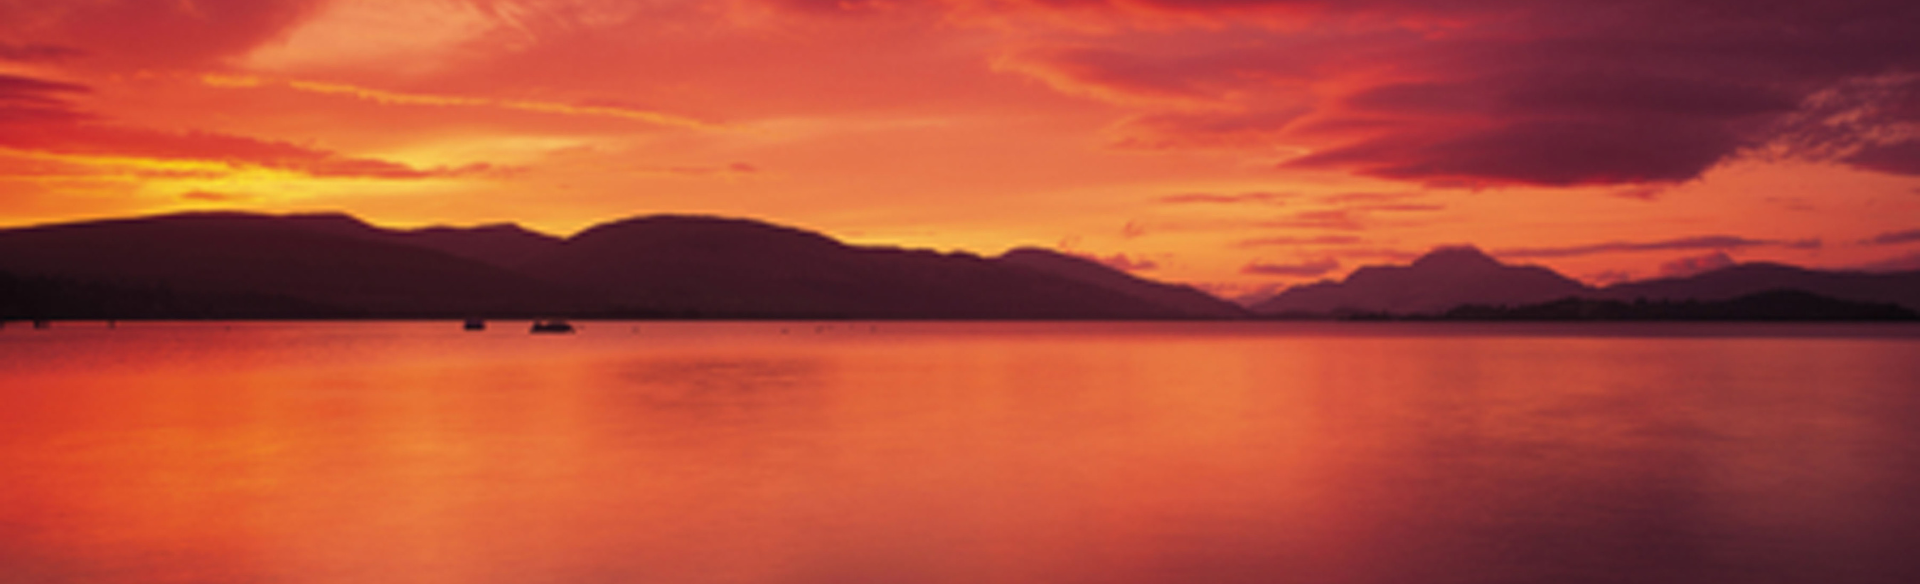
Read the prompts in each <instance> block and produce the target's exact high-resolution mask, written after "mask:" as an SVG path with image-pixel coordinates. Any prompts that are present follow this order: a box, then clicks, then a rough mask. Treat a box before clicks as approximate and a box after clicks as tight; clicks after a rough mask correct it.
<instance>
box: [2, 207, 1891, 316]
mask: <svg viewBox="0 0 1920 584" xmlns="http://www.w3.org/2000/svg"><path fill="white" fill-rule="evenodd" d="M1775 290H1797V291H1800V292H1805V293H1808V294H1813V295H1817V296H1821V297H1825V298H1830V299H1832V300H1837V301H1844V302H1853V303H1864V304H1890V305H1896V306H1901V307H1904V308H1906V309H1908V310H1916V309H1920V271H1912V272H1894V273H1870V272H1861V271H1832V270H1814V269H1808V268H1800V267H1795V266H1788V265H1784V264H1771V263H1745V264H1736V265H1733V266H1728V267H1724V268H1720V269H1716V270H1712V271H1708V272H1703V273H1700V274H1695V275H1692V276H1686V277H1674V278H1658V279H1652V280H1642V281H1633V282H1624V283H1619V284H1615V285H1611V286H1606V287H1592V286H1588V285H1586V284H1583V283H1580V282H1578V281H1575V280H1573V279H1571V278H1567V277H1566V276H1564V275H1561V274H1559V273H1557V272H1554V271H1553V270H1551V269H1548V268H1545V267H1541V266H1536V265H1510V264H1506V263H1503V262H1501V261H1499V260H1497V259H1495V258H1494V257H1492V256H1490V255H1488V254H1487V253H1486V252H1483V251H1481V250H1479V249H1478V248H1475V247H1472V246H1448V247H1440V248H1435V249H1434V250H1432V251H1430V252H1429V253H1427V254H1425V255H1422V256H1420V257H1419V258H1417V259H1415V260H1414V261H1412V262H1410V263H1409V264H1406V265H1370V266H1364V267H1361V268H1359V269H1356V270H1354V271H1353V272H1352V273H1350V274H1348V275H1347V276H1346V277H1345V278H1343V279H1340V280H1337V281H1336V280H1322V281H1319V282H1314V283H1311V284H1304V285H1299V286H1294V287H1292V288H1289V289H1287V290H1285V291H1283V292H1281V293H1280V294H1277V295H1275V296H1273V297H1270V298H1268V299H1266V300H1264V301H1262V302H1259V303H1256V304H1253V305H1252V306H1250V307H1243V306H1240V305H1237V304H1234V303H1231V302H1227V301H1225V300H1222V299H1220V298H1217V297H1214V296H1212V295H1210V294H1207V293H1206V292H1203V291H1201V290H1198V289H1195V288H1193V287H1191V286H1186V285H1182V284H1177V283H1167V282H1159V281H1154V280H1150V279H1146V278H1141V277H1138V276H1135V275H1133V274H1129V273H1126V272H1123V271H1120V270H1117V269H1114V268H1112V267H1110V266H1106V265H1104V264H1101V263H1099V262H1097V261H1094V260H1091V259H1088V258H1083V257H1079V256H1074V255H1071V254H1067V253H1062V252H1058V251H1053V250H1047V249H1040V248H1014V249H1010V250H1008V251H1006V252H1004V253H1001V254H1000V255H998V256H992V257H983V256H980V255H977V254H973V253H967V252H937V251H932V250H925V249H905V248H899V247H887V246H856V245H851V244H848V243H845V242H841V241H839V240H836V239H834V238H832V237H829V236H827V235H824V234H821V233H817V232H813V231H808V230H805V229H801V228H796V227H791V226H784V225H778V224H773V223H769V222H765V221H759V220H754V219H744V218H733V217H719V216H712V215H675V214H659V215H644V216H636V217H629V218H624V219H619V220H615V221H608V222H605V223H601V224H596V225H593V226H591V227H589V228H587V229H584V230H582V231H580V232H578V233H575V234H573V235H571V236H568V237H557V236H553V235H548V234H543V233H539V232H535V231H531V230H528V229H525V228H523V227H520V226H518V225H515V224H511V223H495V224H488V225H480V226H474V227H448V226H430V227H422V228H414V229H393V228H384V227H378V226H374V225H372V224H369V223H367V222H365V221H363V220H361V219H359V218H357V217H354V216H352V215H347V214H344V213H304V214H291V215H267V214H258V213H246V212H236V211H223V212H194V213H176V214H170V215H155V216H146V217H131V218H112V219H102V220H95V221H81V222H72V223H60V224H51V225H38V226H30V227H21V228H12V229H0V318H30V317H31V318H38V317H41V316H47V317H60V318H80V317H102V318H112V317H116V316H117V317H121V318H167V317H183V318H221V317H233V318H275V317H288V318H409V317H436V318H437V317H458V316H501V317H505V316H572V317H633V318H660V317H687V318H889V319H915V318H929V319H1239V318H1274V317H1281V318H1287V317H1294V318H1302V317H1304V318H1329V317H1332V318H1339V317H1363V316H1381V315H1408V316H1417V315H1428V316H1432V315H1440V314H1444V313H1446V312H1448V311H1449V310H1452V309H1455V308H1458V307H1462V306H1478V307H1491V308H1493V309H1496V310H1494V311H1492V312H1489V311H1485V310H1483V311H1482V313H1485V314H1494V313H1497V312H1498V310H1497V309H1500V307H1522V306H1530V305H1539V304H1543V303H1549V302H1554V301H1560V300H1564V299H1570V298H1571V299H1582V300H1586V301H1593V302H1655V303H1661V302H1665V303H1678V302H1709V303H1711V302H1725V301H1729V300H1732V299H1736V298H1739V297H1743V296H1750V295H1754V294H1759V293H1764V292H1769V291H1775ZM1808 305H1809V306H1812V305H1813V304H1808ZM1583 306H1584V305H1583ZM1549 313H1550V312H1549ZM1503 314H1504V313H1503ZM1756 314H1757V313H1756Z"/></svg>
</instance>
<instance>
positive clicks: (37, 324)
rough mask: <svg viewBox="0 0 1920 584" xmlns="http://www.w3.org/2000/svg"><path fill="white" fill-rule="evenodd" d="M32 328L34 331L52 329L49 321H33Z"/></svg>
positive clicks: (51, 323)
mask: <svg viewBox="0 0 1920 584" xmlns="http://www.w3.org/2000/svg"><path fill="white" fill-rule="evenodd" d="M33 328H36V329H42V330H45V329H50V328H53V321H50V320H34V321H33Z"/></svg>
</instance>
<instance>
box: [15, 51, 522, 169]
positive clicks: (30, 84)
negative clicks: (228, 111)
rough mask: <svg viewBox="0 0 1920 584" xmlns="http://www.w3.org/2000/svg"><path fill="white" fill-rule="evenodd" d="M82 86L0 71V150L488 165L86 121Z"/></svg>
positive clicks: (360, 165) (298, 165)
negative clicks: (80, 105) (80, 102)
mask: <svg viewBox="0 0 1920 584" xmlns="http://www.w3.org/2000/svg"><path fill="white" fill-rule="evenodd" d="M87 92H88V89H87V88H86V87H85V86H80V85H74V84H70V83H62V82H56V81H47V80H41V79H33V78H28V77H20V76H13V75H0V148H11V149H14V150H21V151H27V152H41V153H47V154H56V155H71V156H104V157H116V158H144V159H154V160H192V161H204V162H215V163H224V164H228V165H231V166H235V167H242V166H253V167H259V168H269V169H275V170H286V171H292V172H299V173H304V174H307V175H309V176H315V177H360V178H386V179H417V178H428V177H435V176H453V175H463V174H473V173H480V172H487V171H489V170H491V169H492V167H490V166H489V165H486V164H472V165H467V166H462V167H458V168H433V169H417V168H413V167H410V166H407V165H405V164H400V163H397V162H390V161H385V160H376V159H370V158H355V157H351V156H345V155H341V154H339V153H335V152H329V151H326V150H320V149H316V148H311V147H307V146H300V145H296V144H291V143H287V142H273V141H265V140H257V139H253V138H247V137H243V136H234V135H229V134H219V133H210V132H186V133H174V132H163V131H158V130H149V129H143V128H133V127H125V126H118V125H112V124H106V123H96V122H93V121H91V119H90V118H91V116H89V115H87V114H85V113H82V112H79V111H78V110H76V109H75V108H74V107H73V106H72V104H70V103H69V102H68V101H67V100H66V97H67V96H70V95H75V94H82V93H87Z"/></svg>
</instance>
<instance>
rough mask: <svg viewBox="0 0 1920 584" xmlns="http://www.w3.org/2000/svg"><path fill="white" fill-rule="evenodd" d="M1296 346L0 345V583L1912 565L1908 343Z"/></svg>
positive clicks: (1428, 577) (500, 334)
mask: <svg viewBox="0 0 1920 584" xmlns="http://www.w3.org/2000/svg"><path fill="white" fill-rule="evenodd" d="M1288 326H1291V327H1293V328H1287V327H1288ZM1314 326H1325V325H1231V324H1227V325H1220V324H1216V325H1190V324H1165V325H1037V324H1002V325H939V324H913V323H873V324H869V323H831V324H814V323H733V324H658V323H587V324H586V327H585V330H584V331H583V332H582V333H581V334H580V335H577V336H572V337H533V336H529V335H526V334H524V333H522V332H518V331H515V330H512V328H510V327H504V326H503V327H496V329H497V330H495V331H492V332H487V333H480V334H472V333H462V332H460V331H458V330H457V327H456V326H454V325H451V324H445V323H361V324H280V323H255V324H244V325H235V326H234V327H233V328H232V330H227V329H226V328H224V325H169V324H139V325H132V326H128V325H123V326H122V327H121V328H120V329H117V330H114V331H111V332H109V331H106V330H104V329H97V330H95V329H81V328H70V329H60V328H56V329H55V330H52V331H43V332H27V331H15V330H6V331H5V334H4V336H0V343H4V344H3V345H0V347H4V352H0V373H4V374H5V377H6V378H7V379H8V383H7V385H6V389H5V390H4V391H3V392H0V406H4V407H0V428H5V429H4V430H0V478H4V479H5V480H4V481H3V482H0V497H3V500H4V501H6V505H4V506H3V507H0V565H4V566H7V567H8V568H9V569H10V570H11V573H13V574H16V575H23V576H17V577H16V579H17V580H21V581H66V580H78V581H96V582H262V581H270V582H347V581H351V582H449V583H451V582H463V583H464V582H502V583H506V582H528V581H565V582H576V581H579V582H587V581H645V582H741V583H757V582H778V583H823V584H824V583H829V582H833V583H838V582H901V581H908V582H1035V583H1038V582H1048V583H1053V582H1063V583H1073V582H1118V583H1142V584H1144V583H1158V582H1216V583H1236V582H1272V581H1301V582H1406V581H1419V582H1451V581H1459V582H1503V581H1512V582H1523V581H1551V580H1560V581H1564V580H1569V579H1574V580H1580V579H1588V580H1593V579H1597V580H1603V581H1611V580H1618V581H1641V582H1663V581H1671V582H1681V581H1727V580H1743V579H1745V580H1751V579H1754V576H1755V575H1756V574H1770V575H1781V576H1783V577H1788V579H1789V580H1793V579H1796V578H1794V577H1795V576H1805V577H1812V576H1832V578H1828V579H1827V581H1840V582H1878V581H1896V580H1892V579H1891V578H1904V577H1905V576H1908V575H1912V574H1916V573H1920V571H1916V569H1915V564H1914V562H1912V561H1910V560H1905V559H1903V558H1904V555H1902V552H1901V550H1902V549H1903V545H1904V543H1903V542H1906V541H1910V538H1911V537H1912V536H1916V535H1920V533H1916V527H1915V526H1916V525H1920V521H1915V520H1916V519H1920V512H1917V511H1916V510H1915V506H1914V505H1913V503H1914V502H1915V498H1914V496H1913V495H1911V494H1910V493H1912V492H1914V489H1913V487H1916V486H1920V471H1916V466H1915V464H1914V463H1915V462H1916V461H1920V455H1916V452H1915V448H1916V447H1915V445H1916V444H1920V440H1916V430H1914V429H1913V428H1912V427H1911V424H1909V423H1908V422H1907V420H1909V419H1910V417H1911V415H1912V414H1915V413H1920V404H1917V403H1916V402H1920V397H1916V396H1915V395H1913V392H1911V391H1910V385H1911V381H1912V380H1914V379H1920V364H1917V363H1920V359H1914V357H1916V356H1920V355H1917V354H1916V343H1915V341H1914V340H1912V337H1911V336H1905V337H1902V336H1894V337H1888V338H1861V337H1854V336H1845V335H1842V336H1795V335H1787V336H1769V335H1761V336H1742V335H1720V336H1711V335H1710V336H1706V337H1693V336H1672V337H1671V338H1669V337H1667V336H1651V337H1650V336H1645V335H1622V336H1595V335H1567V334H1548V333H1543V332H1540V331H1530V330H1529V329H1524V328H1523V329H1494V330H1493V331H1492V332H1491V333H1489V332H1488V331H1485V330H1479V329H1446V328H1425V329H1422V328H1417V327H1416V328H1406V327H1401V328H1391V327H1389V328H1366V327H1364V326H1360V325H1354V326H1349V327H1347V328H1339V327H1334V328H1327V329H1324V330H1322V329H1315V328H1312V327H1314ZM1302 327H1305V328H1302ZM783 330H784V331H785V332H784V333H783V332H782V331H783ZM32 335H40V336H32ZM1598 574H1608V575H1610V576H1607V577H1594V576H1595V575H1598ZM1616 576H1617V577H1616ZM1769 577H1771V576H1769Z"/></svg>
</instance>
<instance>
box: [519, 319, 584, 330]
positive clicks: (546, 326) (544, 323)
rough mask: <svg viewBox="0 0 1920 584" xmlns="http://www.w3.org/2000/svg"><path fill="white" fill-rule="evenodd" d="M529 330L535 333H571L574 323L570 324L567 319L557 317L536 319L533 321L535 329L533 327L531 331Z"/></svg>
mask: <svg viewBox="0 0 1920 584" xmlns="http://www.w3.org/2000/svg"><path fill="white" fill-rule="evenodd" d="M529 332H533V333H571V332H573V325H572V324H569V323H568V322H567V321H564V320H559V319H555V320H536V321H533V329H532V330H531V331H529Z"/></svg>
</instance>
